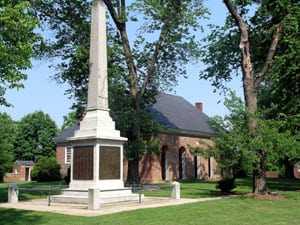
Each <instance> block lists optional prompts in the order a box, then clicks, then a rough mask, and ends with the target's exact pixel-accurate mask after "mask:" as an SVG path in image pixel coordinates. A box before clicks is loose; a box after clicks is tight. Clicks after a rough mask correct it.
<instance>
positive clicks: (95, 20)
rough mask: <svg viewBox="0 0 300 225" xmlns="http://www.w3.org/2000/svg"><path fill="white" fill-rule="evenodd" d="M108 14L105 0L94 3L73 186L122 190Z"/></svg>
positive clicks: (75, 142)
mask: <svg viewBox="0 0 300 225" xmlns="http://www.w3.org/2000/svg"><path fill="white" fill-rule="evenodd" d="M107 83H108V81H107V53H106V15H105V7H104V4H103V1H102V0H96V1H94V3H93V6H92V19H91V40H90V74H89V83H88V101H87V109H86V114H85V116H84V118H83V119H82V121H81V122H80V129H79V130H77V131H76V132H75V134H74V137H72V138H70V139H69V141H70V142H71V143H72V145H73V164H72V167H71V182H70V188H89V187H92V186H93V187H99V188H100V189H101V190H106V189H109V190H111V189H120V188H123V187H124V183H123V142H124V141H126V140H127V139H126V138H123V137H121V136H120V131H118V130H116V129H115V123H114V121H113V120H112V119H111V117H110V115H109V108H108V84H107Z"/></svg>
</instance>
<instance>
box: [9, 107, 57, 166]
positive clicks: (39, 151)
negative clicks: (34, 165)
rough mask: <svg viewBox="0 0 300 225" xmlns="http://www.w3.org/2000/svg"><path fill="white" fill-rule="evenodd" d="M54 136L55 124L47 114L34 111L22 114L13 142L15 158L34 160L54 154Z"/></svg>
mask: <svg viewBox="0 0 300 225" xmlns="http://www.w3.org/2000/svg"><path fill="white" fill-rule="evenodd" d="M56 136H57V127H56V124H55V122H54V121H53V120H52V119H51V118H50V116H49V115H48V114H45V113H43V112H42V111H35V112H33V113H31V114H28V115H26V116H24V117H23V118H22V119H21V120H20V122H19V123H18V129H17V135H16V140H15V144H14V148H15V149H14V151H15V157H16V159H18V160H33V161H35V162H36V161H37V160H38V159H39V158H40V157H42V156H48V157H51V156H54V155H55V142H54V140H53V138H54V137H56Z"/></svg>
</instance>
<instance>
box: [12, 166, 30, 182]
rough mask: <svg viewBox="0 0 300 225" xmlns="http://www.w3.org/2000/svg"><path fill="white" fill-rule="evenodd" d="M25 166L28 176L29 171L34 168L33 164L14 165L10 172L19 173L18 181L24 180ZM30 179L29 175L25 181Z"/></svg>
mask: <svg viewBox="0 0 300 225" xmlns="http://www.w3.org/2000/svg"><path fill="white" fill-rule="evenodd" d="M26 168H29V176H31V172H32V170H33V168H34V166H27V167H26V166H21V165H15V166H14V167H13V169H12V173H15V174H19V181H26ZM30 180H31V177H29V180H27V181H30Z"/></svg>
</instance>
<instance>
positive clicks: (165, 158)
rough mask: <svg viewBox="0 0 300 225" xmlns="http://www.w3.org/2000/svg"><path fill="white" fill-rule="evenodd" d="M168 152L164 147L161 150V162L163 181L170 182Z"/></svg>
mask: <svg viewBox="0 0 300 225" xmlns="http://www.w3.org/2000/svg"><path fill="white" fill-rule="evenodd" d="M168 152H169V149H168V147H167V146H163V147H162V149H161V161H160V165H161V179H162V180H169V169H168Z"/></svg>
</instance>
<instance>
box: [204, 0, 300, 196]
mask: <svg viewBox="0 0 300 225" xmlns="http://www.w3.org/2000/svg"><path fill="white" fill-rule="evenodd" d="M224 4H225V6H226V8H227V9H228V12H229V17H228V18H227V20H226V24H225V26H224V27H222V28H220V29H215V30H213V31H212V34H211V35H210V36H209V37H208V38H207V40H208V41H209V42H210V43H209V48H208V51H209V53H208V56H204V63H206V64H207V65H208V67H207V69H206V70H205V71H204V72H203V73H202V74H201V76H200V77H202V78H205V79H211V80H212V83H213V85H214V86H215V87H216V88H223V87H224V83H223V82H222V81H224V80H225V81H230V80H231V79H232V76H233V72H234V71H237V74H242V82H243V90H244V100H245V109H246V111H247V114H246V117H245V121H247V130H248V138H249V141H251V143H255V142H256V141H259V140H260V139H261V136H260V132H259V130H260V127H259V123H260V122H259V120H258V117H257V111H258V105H257V92H258V90H259V88H260V86H261V84H262V82H263V81H264V80H265V79H266V77H267V76H269V75H270V68H271V67H272V65H273V64H274V63H275V62H276V61H274V57H275V55H276V50H277V48H278V44H279V41H280V36H281V35H282V29H283V27H287V26H290V24H289V21H290V19H291V18H293V20H295V19H296V18H297V16H296V14H295V11H294V10H295V8H299V4H298V3H297V2H296V1H289V0H276V1H238V0H237V1H229V0H224ZM253 4H254V6H253ZM251 5H252V8H250V9H249V7H250V6H251ZM249 10H255V13H254V15H253V16H251V15H250V14H249ZM238 40H239V41H238ZM277 65H278V61H277ZM249 144H250V143H249ZM254 146H256V148H255V149H252V148H251V146H248V150H249V151H251V150H253V151H254V153H255V155H256V156H257V158H258V159H259V160H258V161H256V162H254V163H253V177H254V183H253V192H254V193H256V194H265V193H267V192H268V188H267V184H266V176H265V172H266V171H265V164H266V150H265V149H263V148H261V147H264V146H260V145H254Z"/></svg>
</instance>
